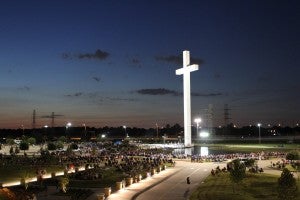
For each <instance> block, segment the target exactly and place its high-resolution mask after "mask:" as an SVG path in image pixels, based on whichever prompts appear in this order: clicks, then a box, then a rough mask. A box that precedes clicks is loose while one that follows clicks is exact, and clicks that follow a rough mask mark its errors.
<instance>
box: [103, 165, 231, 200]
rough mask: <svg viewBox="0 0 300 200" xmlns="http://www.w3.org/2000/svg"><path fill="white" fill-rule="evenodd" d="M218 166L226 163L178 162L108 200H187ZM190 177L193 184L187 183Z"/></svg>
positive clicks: (111, 196) (114, 194)
mask: <svg viewBox="0 0 300 200" xmlns="http://www.w3.org/2000/svg"><path fill="white" fill-rule="evenodd" d="M217 166H220V167H224V166H226V163H191V162H190V160H177V161H176V166H175V167H174V168H168V169H167V170H164V171H162V172H161V173H159V174H155V175H154V176H153V177H151V178H148V179H146V180H143V181H141V182H140V183H138V184H133V185H131V186H129V187H127V188H125V189H123V190H121V191H118V192H116V193H113V194H112V195H110V196H109V197H108V198H107V199H108V200H131V199H132V200H153V199H155V200H185V199H187V198H188V197H189V195H190V193H191V192H192V190H194V189H195V188H196V187H197V185H199V183H201V182H202V181H203V180H204V179H205V178H206V177H207V176H208V175H209V173H210V171H211V169H213V168H216V167H217ZM187 177H190V181H191V184H190V185H188V184H187V183H186V178H187Z"/></svg>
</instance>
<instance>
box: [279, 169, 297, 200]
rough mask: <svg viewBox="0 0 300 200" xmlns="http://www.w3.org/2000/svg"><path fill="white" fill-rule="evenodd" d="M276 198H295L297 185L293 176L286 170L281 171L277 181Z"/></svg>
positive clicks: (286, 199)
mask: <svg viewBox="0 0 300 200" xmlns="http://www.w3.org/2000/svg"><path fill="white" fill-rule="evenodd" d="M278 198H279V199H281V200H292V199H296V198H297V183H296V179H295V178H294V177H293V174H292V173H291V172H290V171H289V170H288V169H286V168H284V169H283V171H282V173H281V176H280V178H279V179H278Z"/></svg>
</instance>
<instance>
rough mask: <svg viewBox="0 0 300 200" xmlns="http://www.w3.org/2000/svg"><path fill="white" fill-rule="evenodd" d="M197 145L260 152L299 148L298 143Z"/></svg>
mask: <svg viewBox="0 0 300 200" xmlns="http://www.w3.org/2000/svg"><path fill="white" fill-rule="evenodd" d="M197 146H207V147H209V149H211V150H217V151H225V152H232V153H237V152H241V153H242V152H244V153H247V152H248V153H249V152H261V151H284V152H288V151H291V150H295V149H299V148H300V145H299V144H283V145H282V144H198V145H197Z"/></svg>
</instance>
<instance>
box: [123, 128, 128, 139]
mask: <svg viewBox="0 0 300 200" xmlns="http://www.w3.org/2000/svg"><path fill="white" fill-rule="evenodd" d="M123 128H124V130H125V137H128V134H127V132H126V128H127V127H126V126H125V125H124V126H123Z"/></svg>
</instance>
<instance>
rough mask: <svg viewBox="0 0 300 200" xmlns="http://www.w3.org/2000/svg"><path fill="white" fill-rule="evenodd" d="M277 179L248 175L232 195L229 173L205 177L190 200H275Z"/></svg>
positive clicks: (261, 175) (266, 175)
mask: <svg viewBox="0 0 300 200" xmlns="http://www.w3.org/2000/svg"><path fill="white" fill-rule="evenodd" d="M277 179H278V176H275V175H268V174H263V173H262V174H249V173H248V174H247V177H246V178H245V179H244V180H243V182H242V183H241V184H239V185H238V186H235V193H234V192H233V186H232V183H231V181H230V179H229V173H221V174H220V176H209V177H207V178H206V180H205V181H204V182H203V183H201V185H200V186H199V187H198V188H197V190H196V191H194V192H193V193H192V195H191V197H190V200H252V199H253V200H254V199H264V200H273V199H277ZM298 188H300V181H298ZM298 197H300V190H299V189H298Z"/></svg>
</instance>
